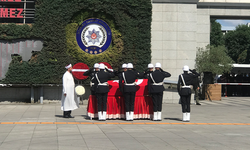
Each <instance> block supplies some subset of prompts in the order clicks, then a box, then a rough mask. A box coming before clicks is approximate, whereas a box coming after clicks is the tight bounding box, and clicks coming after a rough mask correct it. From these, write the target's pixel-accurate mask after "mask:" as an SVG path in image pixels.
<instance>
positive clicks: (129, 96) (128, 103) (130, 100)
mask: <svg viewBox="0 0 250 150" xmlns="http://www.w3.org/2000/svg"><path fill="white" fill-rule="evenodd" d="M124 101H125V108H126V112H128V111H134V103H135V92H125V93H124Z"/></svg>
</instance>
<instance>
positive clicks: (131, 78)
mask: <svg viewBox="0 0 250 150" xmlns="http://www.w3.org/2000/svg"><path fill="white" fill-rule="evenodd" d="M127 69H128V70H127V71H125V72H122V73H121V75H120V77H119V87H120V90H121V92H122V93H123V96H124V101H125V109H126V120H127V121H132V120H133V118H134V102H135V93H136V83H135V80H136V79H137V78H141V77H142V76H143V75H142V74H141V73H139V72H138V71H136V70H132V69H133V64H132V63H128V64H127ZM122 81H124V85H123V84H122V83H123V82H122Z"/></svg>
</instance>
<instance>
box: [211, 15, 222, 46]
mask: <svg viewBox="0 0 250 150" xmlns="http://www.w3.org/2000/svg"><path fill="white" fill-rule="evenodd" d="M210 23H211V32H210V45H211V46H219V45H223V44H224V41H223V33H222V32H221V24H220V23H218V22H217V21H216V19H211V20H210Z"/></svg>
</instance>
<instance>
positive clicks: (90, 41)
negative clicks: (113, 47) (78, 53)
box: [76, 18, 112, 54]
mask: <svg viewBox="0 0 250 150" xmlns="http://www.w3.org/2000/svg"><path fill="white" fill-rule="evenodd" d="M111 40H112V33H111V29H110V27H109V26H108V24H107V23H106V22H104V21H103V20H101V19H96V18H91V19H87V20H85V21H84V22H83V23H82V24H81V25H80V26H79V27H78V29H77V31H76V41H77V44H78V45H79V47H80V48H81V49H82V50H83V51H84V52H86V53H89V54H100V53H102V52H104V51H105V50H107V49H108V47H109V45H110V43H111Z"/></svg>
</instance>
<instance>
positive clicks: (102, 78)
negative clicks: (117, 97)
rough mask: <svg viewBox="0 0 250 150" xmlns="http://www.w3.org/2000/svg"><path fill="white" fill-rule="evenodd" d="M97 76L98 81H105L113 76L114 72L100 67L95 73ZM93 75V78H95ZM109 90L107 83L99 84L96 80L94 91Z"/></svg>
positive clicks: (103, 91)
mask: <svg viewBox="0 0 250 150" xmlns="http://www.w3.org/2000/svg"><path fill="white" fill-rule="evenodd" d="M96 75H97V76H98V79H99V81H100V83H106V82H108V80H109V79H110V78H113V77H115V75H114V73H113V72H111V71H108V70H107V72H105V71H104V69H101V70H100V71H99V72H97V73H96ZM96 75H95V80H97V78H96ZM107 92H109V86H108V85H99V82H98V80H97V88H96V93H107Z"/></svg>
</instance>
